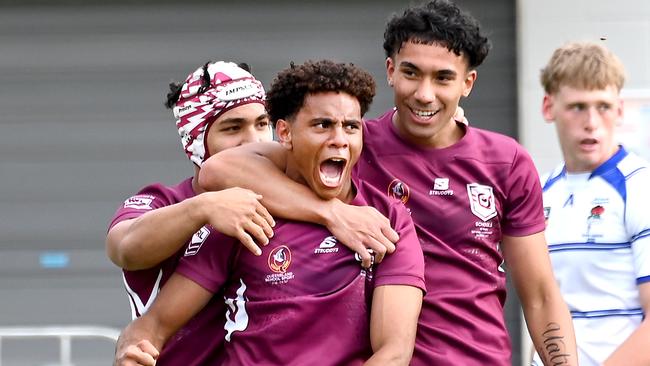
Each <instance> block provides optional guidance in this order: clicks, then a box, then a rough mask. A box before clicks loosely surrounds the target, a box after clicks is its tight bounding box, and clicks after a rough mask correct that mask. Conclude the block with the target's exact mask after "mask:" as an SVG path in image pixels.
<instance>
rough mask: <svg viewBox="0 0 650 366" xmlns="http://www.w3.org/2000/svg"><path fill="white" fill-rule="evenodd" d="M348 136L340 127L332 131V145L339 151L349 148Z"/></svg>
mask: <svg viewBox="0 0 650 366" xmlns="http://www.w3.org/2000/svg"><path fill="white" fill-rule="evenodd" d="M348 144H349V143H348V135H347V134H346V133H345V130H344V129H343V126H341V125H339V126H336V127H335V128H333V129H332V135H331V138H330V145H331V146H333V147H336V148H338V149H344V148H346V147H348Z"/></svg>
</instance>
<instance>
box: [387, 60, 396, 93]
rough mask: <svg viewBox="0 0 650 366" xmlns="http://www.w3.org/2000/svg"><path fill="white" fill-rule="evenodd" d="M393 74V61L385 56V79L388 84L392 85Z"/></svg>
mask: <svg viewBox="0 0 650 366" xmlns="http://www.w3.org/2000/svg"><path fill="white" fill-rule="evenodd" d="M393 74H395V62H394V61H393V59H392V58H390V57H386V80H387V81H388V86H391V87H392V86H393Z"/></svg>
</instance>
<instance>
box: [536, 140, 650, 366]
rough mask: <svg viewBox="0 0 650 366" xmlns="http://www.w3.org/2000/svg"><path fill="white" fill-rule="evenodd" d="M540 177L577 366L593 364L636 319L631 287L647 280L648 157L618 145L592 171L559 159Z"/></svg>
mask: <svg viewBox="0 0 650 366" xmlns="http://www.w3.org/2000/svg"><path fill="white" fill-rule="evenodd" d="M542 182H543V184H544V210H545V214H546V217H547V228H546V238H547V241H548V248H549V252H550V256H551V261H552V264H553V270H554V273H555V277H556V279H557V281H558V284H559V286H560V290H561V292H562V295H563V296H564V299H565V301H566V302H567V305H568V306H569V309H570V310H571V315H572V317H573V323H574V328H575V333H576V340H577V345H578V351H579V355H578V357H579V359H580V365H600V364H601V363H602V362H603V361H604V360H605V359H606V358H607V357H608V356H609V355H610V354H611V353H612V352H613V350H614V349H615V348H616V347H617V346H618V345H620V344H621V343H622V342H623V341H624V340H625V339H626V338H627V337H628V336H629V335H630V334H631V333H632V332H633V331H634V330H635V329H636V328H637V327H638V326H639V324H640V322H641V320H642V318H643V309H642V308H641V304H640V302H639V291H638V288H637V286H638V285H639V284H642V283H645V282H648V281H650V236H649V235H650V215H648V213H647V208H648V206H649V205H650V194H648V189H649V188H650V171H649V170H648V163H647V162H646V161H644V160H643V159H641V158H640V157H638V156H636V155H634V154H630V153H628V152H627V151H626V150H625V149H624V148H622V147H621V148H620V149H619V150H618V152H617V153H616V154H615V155H613V156H612V157H611V158H610V159H609V160H608V161H606V162H605V163H603V164H602V165H601V166H600V167H598V168H597V169H596V170H594V171H593V172H591V173H584V174H570V173H567V172H566V169H565V167H564V165H561V166H558V167H557V168H556V169H555V170H553V171H552V172H551V173H550V174H548V175H547V176H546V177H545V178H543V180H542ZM540 364H541V363H540Z"/></svg>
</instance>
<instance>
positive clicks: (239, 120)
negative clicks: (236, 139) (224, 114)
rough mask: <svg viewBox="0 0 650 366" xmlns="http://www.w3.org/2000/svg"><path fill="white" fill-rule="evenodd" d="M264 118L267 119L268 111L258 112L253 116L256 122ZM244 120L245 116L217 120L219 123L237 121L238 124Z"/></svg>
mask: <svg viewBox="0 0 650 366" xmlns="http://www.w3.org/2000/svg"><path fill="white" fill-rule="evenodd" d="M264 119H269V114H268V113H264V114H260V115H259V116H258V117H257V118H255V122H258V121H261V120H264ZM244 122H246V118H242V117H233V118H226V119H224V120H221V121H220V122H219V124H225V123H233V124H234V123H238V124H241V123H244Z"/></svg>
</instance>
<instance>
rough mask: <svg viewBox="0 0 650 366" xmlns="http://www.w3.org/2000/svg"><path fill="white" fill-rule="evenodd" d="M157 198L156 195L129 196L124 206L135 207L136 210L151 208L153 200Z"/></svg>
mask: <svg viewBox="0 0 650 366" xmlns="http://www.w3.org/2000/svg"><path fill="white" fill-rule="evenodd" d="M154 199H156V197H154V196H150V195H143V194H139V195H137V196H132V197H129V198H128V199H127V200H126V201H124V208H134V209H136V210H151V202H153V200H154Z"/></svg>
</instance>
